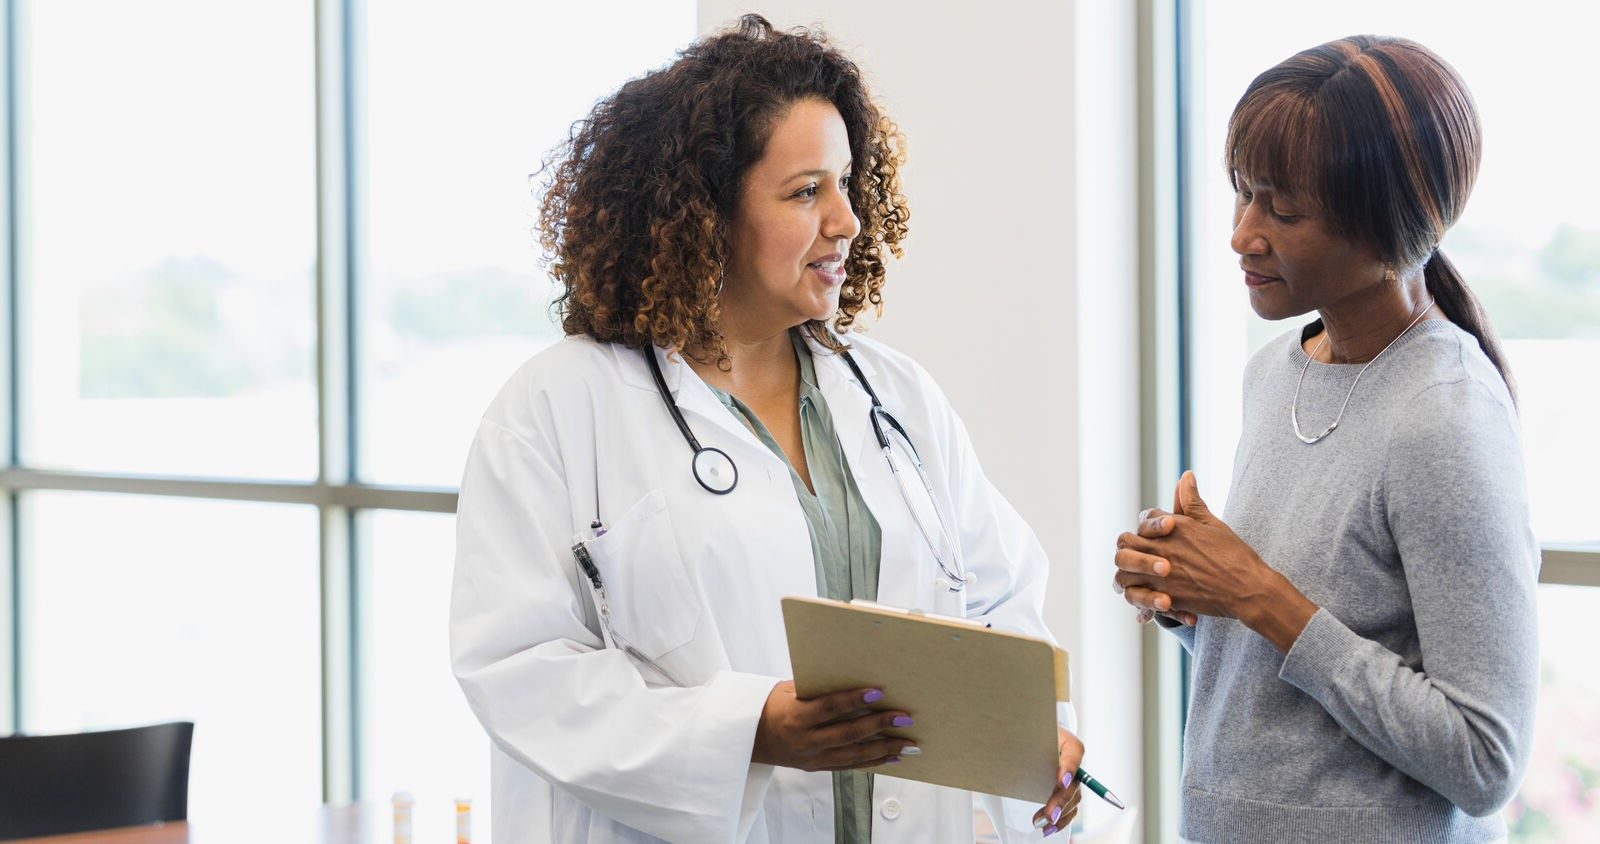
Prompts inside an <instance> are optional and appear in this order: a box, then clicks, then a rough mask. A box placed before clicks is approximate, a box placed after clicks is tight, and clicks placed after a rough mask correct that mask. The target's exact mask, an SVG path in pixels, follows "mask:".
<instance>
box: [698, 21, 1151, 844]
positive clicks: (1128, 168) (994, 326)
mask: <svg viewBox="0 0 1600 844" xmlns="http://www.w3.org/2000/svg"><path fill="white" fill-rule="evenodd" d="M1124 5H1126V6H1127V8H1125V9H1124V8H1122V6H1124ZM747 11H760V12H762V13H764V14H766V15H767V17H768V18H769V19H770V20H772V22H773V23H774V24H776V25H778V26H782V27H788V26H796V25H812V24H821V25H822V26H823V27H824V28H825V29H826V30H827V31H828V32H829V33H830V34H831V35H832V37H833V38H834V40H835V42H836V43H837V44H838V45H839V46H841V47H843V48H844V49H845V50H846V51H847V52H848V53H849V54H850V55H851V56H852V57H854V58H855V59H856V60H857V61H858V62H859V63H860V64H861V66H862V68H863V70H864V71H865V73H866V75H867V78H868V80H869V83H870V84H871V85H872V87H873V90H874V92H875V93H876V94H877V96H878V98H879V100H880V101H881V102H882V103H883V104H884V106H885V108H886V110H887V111H888V112H889V114H890V116H891V117H893V118H894V119H895V120H896V121H897V122H898V123H899V124H900V126H901V128H902V129H903V130H904V131H905V133H906V136H907V138H908V148H909V152H910V161H909V163H908V164H907V166H906V167H905V169H904V171H903V176H904V190H905V193H906V196H907V198H908V199H909V200H910V206H911V236H910V238H909V240H908V242H907V244H906V257H905V259H904V260H903V261H900V262H898V263H897V264H896V265H895V266H893V267H892V268H891V270H890V281H889V285H888V287H887V288H886V290H885V298H886V301H887V308H886V311H885V314H884V318H883V320H882V321H881V322H880V323H879V324H878V325H877V326H875V327H874V328H873V330H872V335H873V336H874V337H875V338H878V339H881V340H883V341H885V342H888V343H890V344H891V345H893V346H895V347H896V348H898V349H900V350H902V351H904V352H906V353H908V354H910V355H912V356H913V357H915V358H916V359H917V360H918V361H920V362H921V363H922V364H923V365H924V366H926V367H927V368H928V370H929V371H930V372H932V373H933V375H934V377H935V378H936V379H938V381H939V383H940V384H941V386H943V388H944V389H945V391H946V392H947V393H948V394H949V397H950V400H951V402H952V403H953V404H954V405H955V407H956V409H957V411H958V412H959V413H960V414H961V416H962V418H963V419H964V420H965V421H966V424H967V427H968V428H969V429H970V431H971V433H972V437H973V440H974V442H975V444H976V446H977V449H978V453H979V455H980V457H981V458H982V460H983V464H984V468H985V470H986V471H987V472H988V474H989V477H990V478H991V479H992V480H993V481H994V483H995V484H996V485H997V486H998V487H999V488H1000V490H1001V491H1002V492H1004V493H1005V495H1006V496H1007V498H1009V499H1010V500H1011V502H1012V503H1013V504H1014V505H1015V506H1016V507H1017V509H1018V510H1019V511H1021V513H1022V515H1023V516H1024V517H1025V518H1027V520H1028V521H1029V523H1030V524H1031V525H1032V526H1033V528H1034V530H1035V531H1036V532H1037V533H1038V535H1039V538H1040V540H1041V541H1042V542H1043V544H1044V547H1045V550H1046V551H1048V552H1049V554H1050V557H1051V561H1052V571H1051V581H1050V589H1049V594H1048V597H1047V608H1046V620H1047V621H1048V622H1049V624H1050V627H1051V629H1052V630H1053V631H1054V632H1055V634H1056V636H1057V637H1058V638H1059V639H1060V640H1061V642H1062V644H1063V645H1064V646H1065V647H1066V648H1068V649H1069V651H1070V652H1071V654H1072V660H1073V666H1074V668H1073V675H1074V677H1073V679H1074V683H1075V687H1074V690H1073V691H1074V698H1075V701H1076V703H1077V706H1078V710H1079V713H1080V720H1081V722H1082V723H1081V727H1082V732H1083V733H1084V737H1085V740H1086V741H1087V743H1088V744H1089V747H1090V749H1089V757H1088V758H1089V761H1090V765H1089V767H1090V769H1091V770H1092V771H1093V772H1094V773H1095V775H1096V776H1097V777H1099V778H1100V779H1102V780H1103V781H1104V782H1106V783H1107V784H1108V785H1110V786H1111V787H1112V788H1114V789H1116V790H1118V791H1119V792H1120V793H1121V795H1122V796H1123V797H1124V799H1127V800H1133V801H1138V800H1139V799H1140V794H1141V791H1142V788H1141V764H1142V760H1141V755H1142V754H1141V731H1140V706H1141V699H1140V689H1139V687H1140V664H1141V662H1140V653H1141V652H1140V650H1139V647H1140V645H1139V636H1138V631H1137V628H1136V626H1135V625H1134V624H1133V622H1132V620H1131V618H1130V614H1129V613H1127V612H1124V611H1123V608H1122V607H1123V605H1122V603H1121V599H1120V598H1117V597H1116V596H1114V595H1112V593H1111V592H1110V588H1109V583H1110V569H1111V550H1112V545H1113V540H1114V539H1115V536H1116V533H1117V532H1118V531H1119V530H1122V529H1124V528H1125V527H1126V526H1127V524H1128V522H1129V514H1131V513H1133V512H1136V511H1137V510H1138V488H1139V479H1140V469H1139V416H1138V402H1139V380H1138V378H1139V362H1138V353H1139V346H1138V333H1137V330H1138V308H1137V304H1138V260H1139V254H1138V226H1137V223H1138V220H1137V217H1136V204H1135V203H1136V200H1137V196H1138V191H1137V177H1138V169H1137V165H1138V158H1137V154H1138V143H1137V141H1138V138H1137V111H1136V93H1137V89H1136V70H1137V55H1136V52H1137V51H1136V41H1135V34H1136V30H1135V16H1134V13H1135V7H1134V4H1105V3H1086V2H1084V3H1070V2H1044V0H992V2H988V3H983V4H969V3H928V2H914V0H877V1H876V2H870V3H860V2H853V1H852V0H790V2H786V3H784V4H783V5H782V7H781V8H772V7H768V8H765V9H762V8H760V7H754V8H753V7H751V6H750V5H748V4H746V3H737V2H732V0H700V3H699V19H700V21H699V22H700V31H701V32H702V33H710V32H713V31H716V30H717V29H720V28H721V27H723V26H725V25H726V24H728V23H730V22H731V21H733V20H734V19H735V18H737V17H738V16H739V15H740V14H742V13H744V12H747ZM1097 802H1098V801H1095V800H1093V799H1092V798H1091V799H1089V800H1086V801H1085V803H1084V806H1085V807H1086V809H1085V814H1086V818H1087V819H1088V821H1089V822H1090V824H1091V825H1098V824H1099V823H1100V822H1102V821H1104V820H1107V819H1109V814H1108V813H1107V809H1106V808H1105V807H1103V806H1101V805H1097Z"/></svg>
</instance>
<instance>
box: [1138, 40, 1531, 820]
mask: <svg viewBox="0 0 1600 844" xmlns="http://www.w3.org/2000/svg"><path fill="white" fill-rule="evenodd" d="M1479 152H1480V133H1479V123H1478V117H1477V113H1476V111H1475V109H1474V106H1473V102H1472V97H1471V95H1470V94H1469V93H1468V91H1467V89H1466V86H1465V85H1464V84H1463V83H1462V81H1461V79H1460V78H1459V77H1458V76H1457V75H1456V73H1455V72H1454V71H1453V70H1452V69H1451V68H1450V66H1449V65H1447V64H1445V62H1444V61H1443V60H1442V59H1440V58H1439V57H1438V56H1436V55H1434V54H1433V53H1432V52H1429V51H1428V50H1427V49H1426V48H1424V47H1422V46H1421V45H1419V44H1415V43H1412V42H1410V41H1405V40H1401V39H1396V38H1378V37H1371V36H1358V37H1352V38H1344V39H1341V40H1338V41H1334V42H1331V43H1328V44H1324V45H1322V46H1320V47H1316V48H1313V49H1310V50H1307V51H1305V52H1303V53H1300V54H1299V55H1296V56H1294V57H1292V58H1290V59H1288V60H1286V61H1284V62H1283V63H1282V64H1280V65H1278V66H1277V67H1274V68H1272V69H1271V70H1268V71H1267V72H1266V73H1263V74H1262V75H1261V76H1259V77H1257V78H1256V80H1255V81H1254V82H1253V83H1252V84H1251V85H1250V87H1249V89H1248V90H1247V91H1246V92H1245V94H1244V97H1243V99H1241V100H1240V101H1239V104H1238V106H1237V107H1236V108H1235V110H1234V113H1233V117H1232V119H1231V121H1230V122H1229V126H1228V142H1227V153H1226V156H1227V160H1226V164H1227V167H1228V173H1229V175H1230V177H1231V178H1232V180H1233V183H1234V185H1235V188H1236V191H1237V199H1236V202H1235V205H1234V232H1233V242H1232V245H1233V249H1234V251H1236V252H1237V253H1238V254H1239V255H1240V265H1241V267H1242V268H1243V270H1244V279H1243V280H1244V283H1245V285H1246V286H1247V287H1248V289H1249V295H1250V304H1251V307H1252V308H1254V309H1255V311H1256V313H1258V314H1260V315H1261V316H1263V317H1266V318H1267V319H1284V318H1288V317H1294V316H1298V315H1300V314H1304V313H1308V312H1311V311H1316V312H1317V315H1318V317H1319V318H1318V319H1316V320H1314V321H1312V322H1311V323H1310V324H1308V325H1305V326H1303V327H1302V328H1298V329H1296V330H1294V331H1291V332H1289V333H1288V334H1285V335H1284V336H1283V337H1281V338H1279V339H1278V340H1277V341H1276V342H1273V343H1271V344H1270V345H1268V346H1267V347H1266V348H1265V349H1263V350H1262V351H1261V352H1259V353H1258V354H1257V355H1256V356H1255V357H1254V358H1253V359H1252V360H1251V361H1250V364H1249V366H1248V368H1247V370H1246V373H1245V403H1244V404H1245V407H1244V426H1243V435H1242V436H1241V438H1240V441H1239V447H1238V453H1237V457H1236V459H1235V463H1234V478H1233V487H1232V488H1233V493H1232V497H1231V498H1230V499H1229V502H1228V510H1227V514H1226V515H1227V518H1226V520H1224V519H1221V518H1218V516H1217V515H1216V514H1214V513H1212V512H1211V510H1210V509H1208V508H1207V507H1206V505H1205V503H1204V502H1203V501H1202V499H1201V497H1200V494H1199V491H1198V489H1197V485H1196V483H1195V479H1194V476H1193V474H1186V475H1184V477H1183V479H1182V480H1181V481H1180V482H1179V486H1178V492H1177V501H1176V503H1175V510H1176V512H1175V513H1167V512H1164V511H1147V512H1146V513H1145V514H1142V520H1141V523H1140V525H1139V529H1138V532H1137V534H1124V535H1123V536H1122V537H1121V538H1120V539H1119V542H1118V546H1119V550H1118V551H1117V554H1116V564H1117V567H1118V569H1119V570H1118V572H1117V574H1116V586H1117V588H1118V589H1119V590H1126V592H1125V594H1126V598H1127V600H1128V601H1129V602H1130V603H1132V604H1134V605H1135V606H1138V607H1140V608H1141V609H1142V610H1143V611H1144V612H1145V613H1146V617H1148V613H1151V612H1160V613H1162V616H1161V618H1160V620H1161V621H1162V623H1163V626H1167V627H1169V628H1171V629H1173V630H1174V631H1175V632H1176V633H1177V634H1178V635H1179V636H1180V637H1181V638H1182V640H1183V642H1184V644H1185V646H1187V647H1188V648H1189V649H1190V650H1191V651H1192V653H1193V655H1194V660H1195V674H1194V696H1193V703H1192V708H1191V710H1190V716H1189V722H1188V724H1189V726H1188V731H1187V734H1186V737H1185V748H1184V749H1185V754H1184V775H1183V801H1182V802H1183V812H1182V821H1181V833H1182V835H1183V837H1184V838H1185V839H1188V840H1191V841H1205V842H1249V841H1262V842H1275V844H1277V843H1278V842H1300V841H1304V842H1311V841H1341V842H1372V843H1373V844H1378V843H1379V842H1398V841H1416V842H1433V841H1439V842H1443V841H1450V842H1483V841H1490V840H1494V839H1500V838H1503V837H1504V836H1505V826H1504V824H1503V822H1502V821H1501V820H1500V818H1499V817H1498V816H1497V815H1496V813H1497V812H1498V810H1499V809H1500V807H1501V806H1502V805H1504V804H1505V802H1506V801H1507V800H1508V799H1510V797H1511V795H1512V794H1513V793H1514V791H1515V790H1516V787H1517V783H1518V781H1519V780H1520V778H1521V775H1522V771H1523V768H1524V766H1525V764H1526V760H1527V754H1528V745H1529V733H1530V730H1531V727H1532V724H1533V710H1534V696H1535V688H1536V685H1537V679H1538V678H1537V671H1538V659H1537V657H1538V647H1537V642H1536V639H1535V637H1536V630H1537V625H1536V622H1535V617H1534V591H1535V581H1536V574H1537V569H1538V550H1537V547H1536V545H1535V544H1534V541H1533V538H1532V536H1531V534H1530V532H1529V529H1528V511H1527V501H1526V495H1525V492H1524V488H1523V469H1522V459H1521V453H1522V450H1521V445H1520V443H1519V440H1518V428H1517V417H1516V410H1515V406H1514V403H1513V402H1514V394H1513V386H1512V384H1513V382H1512V379H1511V376H1510V373H1509V372H1508V370H1507V367H1506V362H1505V359H1504V356H1503V354H1502V353H1501V350H1500V347H1499V344H1498V343H1497V342H1496V340H1495V337H1494V334H1493V332H1492V331H1491V330H1490V328H1489V323H1488V320H1487V318H1486V317H1485V316H1484V313H1483V311H1482V309H1481V308H1480V307H1479V306H1478V303H1477V301H1476V299H1475V298H1474V297H1473V295H1472V293H1471V292H1469V290H1468V289H1467V287H1466V285H1465V284H1464V282H1463V281H1462V278H1461V276H1460V275H1459V274H1458V273H1457V272H1456V270H1455V268H1454V267H1453V266H1452V265H1451V264H1450V262H1449V261H1448V260H1446V259H1445V257H1444V255H1443V254H1442V253H1440V252H1439V241H1440V238H1442V237H1443V236H1444V233H1445V231H1446V230H1447V229H1448V228H1449V227H1450V226H1451V225H1452V224H1453V223H1454V222H1455V221H1456V219H1457V218H1458V217H1459V216H1460V214H1461V212H1462V209H1463V207H1464V206H1465V205H1466V201H1467V195H1468V193H1470V192H1471V190H1472V184H1473V180H1474V178H1475V177H1476V175H1477V171H1478V158H1479Z"/></svg>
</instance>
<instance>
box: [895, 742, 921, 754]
mask: <svg viewBox="0 0 1600 844" xmlns="http://www.w3.org/2000/svg"><path fill="white" fill-rule="evenodd" d="M900 755H901V756H921V755H922V748H920V747H917V746H916V745H914V744H911V745H906V746H905V747H902V748H900Z"/></svg>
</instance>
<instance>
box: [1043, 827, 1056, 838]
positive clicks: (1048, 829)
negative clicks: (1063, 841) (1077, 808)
mask: <svg viewBox="0 0 1600 844" xmlns="http://www.w3.org/2000/svg"><path fill="white" fill-rule="evenodd" d="M1055 834H1056V828H1055V827H1053V826H1047V827H1045V828H1044V837H1046V838H1049V837H1050V836H1052V835H1055Z"/></svg>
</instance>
